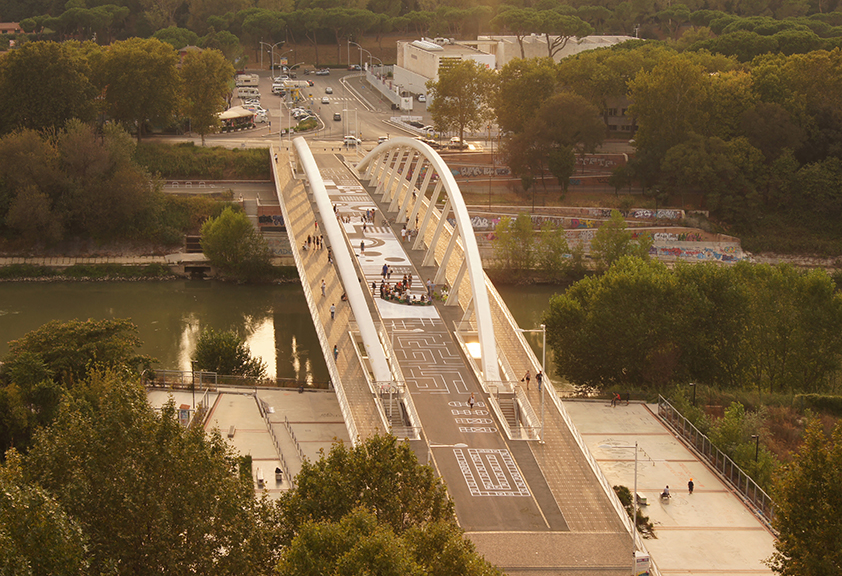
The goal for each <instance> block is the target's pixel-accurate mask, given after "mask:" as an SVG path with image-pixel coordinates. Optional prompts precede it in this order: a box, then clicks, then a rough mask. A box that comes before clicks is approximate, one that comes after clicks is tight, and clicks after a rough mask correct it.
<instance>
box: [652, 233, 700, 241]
mask: <svg viewBox="0 0 842 576" xmlns="http://www.w3.org/2000/svg"><path fill="white" fill-rule="evenodd" d="M654 238H655V241H656V242H702V241H703V240H704V238H703V237H702V235H701V234H699V233H698V232H682V233H680V234H674V233H672V232H656V233H655V235H654Z"/></svg>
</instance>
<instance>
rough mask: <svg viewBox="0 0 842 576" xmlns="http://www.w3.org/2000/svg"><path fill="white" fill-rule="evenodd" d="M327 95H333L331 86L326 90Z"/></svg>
mask: <svg viewBox="0 0 842 576" xmlns="http://www.w3.org/2000/svg"><path fill="white" fill-rule="evenodd" d="M325 94H333V88H331V87H330V86H328V87H327V88H325Z"/></svg>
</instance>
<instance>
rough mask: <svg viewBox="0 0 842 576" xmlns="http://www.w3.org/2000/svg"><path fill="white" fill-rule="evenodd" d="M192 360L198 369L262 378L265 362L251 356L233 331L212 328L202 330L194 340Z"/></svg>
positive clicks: (264, 371)
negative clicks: (196, 340)
mask: <svg viewBox="0 0 842 576" xmlns="http://www.w3.org/2000/svg"><path fill="white" fill-rule="evenodd" d="M193 360H194V361H195V362H196V367H197V368H198V369H199V370H207V371H210V372H216V373H217V374H220V375H224V376H229V375H234V376H245V377H246V378H255V379H258V378H262V377H263V376H264V375H265V374H266V363H265V362H263V360H262V359H261V358H253V357H252V356H251V352H250V351H249V347H248V345H246V343H245V342H243V340H242V339H241V338H240V337H239V336H237V334H236V333H235V332H231V331H228V332H217V331H215V330H214V329H213V328H207V329H205V330H202V333H201V334H200V335H199V340H198V342H196V352H195V353H194V356H193Z"/></svg>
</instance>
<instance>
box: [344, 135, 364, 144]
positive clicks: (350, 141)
mask: <svg viewBox="0 0 842 576" xmlns="http://www.w3.org/2000/svg"><path fill="white" fill-rule="evenodd" d="M362 143H363V141H362V140H360V139H359V138H357V137H356V136H345V145H346V146H358V145H360V144H362Z"/></svg>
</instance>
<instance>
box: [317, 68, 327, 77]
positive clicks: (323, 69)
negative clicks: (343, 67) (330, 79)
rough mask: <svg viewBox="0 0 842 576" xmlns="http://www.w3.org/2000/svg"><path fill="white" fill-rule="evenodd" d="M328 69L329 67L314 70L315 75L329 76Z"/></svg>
mask: <svg viewBox="0 0 842 576" xmlns="http://www.w3.org/2000/svg"><path fill="white" fill-rule="evenodd" d="M329 75H330V69H329V68H322V69H321V70H316V76H329Z"/></svg>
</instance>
